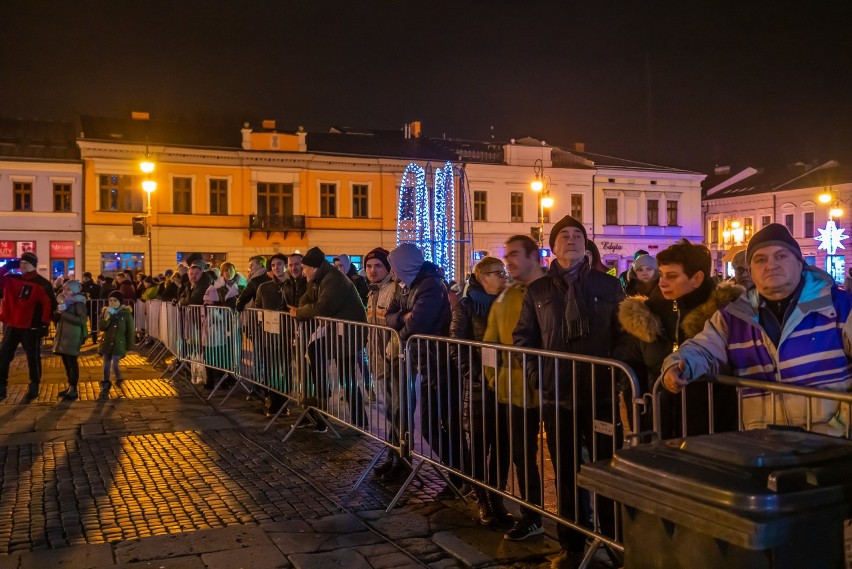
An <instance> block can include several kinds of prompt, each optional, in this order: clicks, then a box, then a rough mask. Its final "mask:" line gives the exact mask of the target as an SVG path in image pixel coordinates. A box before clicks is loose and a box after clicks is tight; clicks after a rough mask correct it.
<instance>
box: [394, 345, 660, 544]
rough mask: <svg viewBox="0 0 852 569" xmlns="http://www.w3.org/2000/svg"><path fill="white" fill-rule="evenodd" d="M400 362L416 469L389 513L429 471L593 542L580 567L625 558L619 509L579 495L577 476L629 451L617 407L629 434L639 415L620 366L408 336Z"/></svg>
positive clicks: (628, 374)
mask: <svg viewBox="0 0 852 569" xmlns="http://www.w3.org/2000/svg"><path fill="white" fill-rule="evenodd" d="M404 357H405V361H406V365H407V374H406V376H407V379H408V382H407V393H408V394H409V397H408V401H404V402H403V408H405V409H406V410H407V411H408V420H407V421H406V425H405V426H406V427H407V428H408V431H409V439H410V443H411V454H412V456H415V457H417V458H419V459H421V460H420V461H419V462H418V463H417V465H416V466H415V468H414V469H413V470H412V472H411V474H410V475H409V477H408V480H406V482H405V483H404V484H403V486H402V488H400V490H399V492H398V493H397V495H396V496H395V497H394V500H393V501H392V502H391V504H390V506H389V507H388V511H390V509H392V508H393V507H394V506H395V505H396V502H397V501H398V500H399V498H400V497H401V496H402V495H403V494H404V492H405V491H406V489H407V488H408V485H409V484H411V482H412V481H413V479H414V477H415V476H416V475H417V474H418V472H419V470H420V469H421V468H422V467H423V465H425V464H429V465H432V466H433V467H435V468H436V469H437V471H438V472H439V473H441V475H442V476H444V474H443V472H442V471H444V470H446V471H448V472H450V473H451V475H452V476H454V477H456V478H457V480H466V481H468V482H472V483H474V484H476V485H477V486H479V487H481V488H483V489H486V490H487V491H490V492H495V493H498V494H499V495H500V496H502V497H505V498H508V499H510V500H513V501H515V502H517V503H519V504H520V505H521V506H522V508H524V510H525V515H532V516H542V515H543V516H547V517H550V518H552V519H554V520H556V521H557V522H559V523H561V524H564V525H566V526H568V527H570V528H572V529H574V530H576V531H578V532H581V533H582V534H585V535H586V536H588V537H590V538H592V539H593V540H594V546H593V547H590V548H589V550H588V554H587V560H588V559H591V557H592V556H593V555H594V553H595V551H596V550H597V548H598V547H599V546H601V545H606V546H609V547H611V548H613V549H616V550H620V551H623V545H622V544H621V536H620V532H619V529H618V528H619V527H620V523H619V522H620V516H621V512H620V509H619V508H617V507H616V504H615V503H614V502H612V501H611V500H608V499H606V498H603V497H600V498H598V497H597V496H595V495H594V494H589V493H587V492H586V491H584V490H582V489H580V488H579V487H578V486H577V484H576V474H577V472H579V469H580V465H581V464H582V463H583V462H594V461H597V460H602V459H606V458H609V457H611V456H612V455H613V453H614V452H615V450H616V449H618V448H620V447H622V446H623V445H624V444H628V445H634V444H637V441H638V438H637V437H626V436H625V433H624V429H623V425H622V412H621V404H620V402H621V401H622V400H623V401H625V402H626V403H627V405H628V406H629V407H630V408H631V411H632V413H631V415H630V416H631V417H632V418H631V421H632V429H630V430H631V431H632V432H633V433H638V432H639V430H640V420H641V419H640V416H641V412H642V411H643V409H644V400H643V399H642V398H641V397H639V396H638V394H639V393H640V391H639V383H638V380H637V379H636V376H635V374H634V373H633V371H632V370H631V369H630V368H629V367H628V366H626V365H625V364H624V363H622V362H619V361H616V360H610V359H604V358H595V357H589V356H581V355H576V354H566V353H558V352H548V351H542V350H529V349H523V348H517V347H514V346H502V345H495V344H486V343H482V342H472V341H463V340H450V339H447V338H439V337H433V336H412V337H411V338H410V339H409V340H408V343H407V345H406V347H405V356H404ZM556 378H558V379H556ZM415 399H416V401H415ZM572 410H574V411H576V412H574V411H572ZM541 427H543V432H542V430H541ZM540 443H541V446H539V444H540ZM489 457H490V460H489ZM513 466H514V469H513V468H512V467H513ZM445 479H446V480H447V483H448V484H451V479H450V477H446V476H445ZM548 480H553V483H552V484H550V483H547V484H546V483H545V482H546V481H548ZM451 488H454V486H451ZM457 493H458V492H457ZM458 494H459V496H461V494H460V493H458Z"/></svg>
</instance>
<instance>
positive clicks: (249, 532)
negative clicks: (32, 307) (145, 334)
mask: <svg viewBox="0 0 852 569" xmlns="http://www.w3.org/2000/svg"><path fill="white" fill-rule="evenodd" d="M90 352H91V350H90ZM80 363H81V384H80V393H81V397H80V399H79V400H78V401H74V402H67V401H61V402H57V392H58V391H59V390H61V389H62V388H64V370H63V369H62V366H61V363H59V361H58V358H56V357H55V356H52V355H49V354H44V378H43V381H42V385H41V392H40V394H39V398H38V399H37V400H36V401H34V402H33V403H31V404H29V405H26V404H23V403H22V396H23V393H24V392H25V390H26V364H25V362H24V361H23V356H22V355H19V356H18V358H16V360H15V361H14V362H13V366H12V375H11V378H10V386H9V388H10V389H9V397H8V399H6V400H4V401H2V402H0V464H2V467H1V468H2V482H0V569H6V568H12V567H14V568H21V569H23V568H30V567H33V568H36V567H37V568H38V569H44V568H45V567H51V568H52V567H63V568H72V569H83V568H87V567H92V568H97V567H122V568H138V567H166V568H177V567H180V568H184V567H186V568H202V567H208V568H220V567H221V568H237V567H246V568H248V567H251V568H261V569H262V568H265V567H270V568H272V567H282V568H283V567H296V568H325V567H347V568H349V569H357V568H362V567H363V568H373V569H383V568H386V567H423V566H430V567H439V568H452V567H465V566H476V567H489V566H492V567H493V566H499V567H547V566H549V562H547V560H546V558H545V557H546V556H547V555H550V554H552V553H555V551H556V549H557V548H556V544H555V542H554V541H553V540H551V539H550V538H547V537H538V538H533V539H530V540H527V541H525V542H521V543H511V542H506V541H504V540H503V539H502V537H501V532H498V531H496V530H492V529H487V528H482V527H480V526H479V525H478V524H477V523H476V522H475V520H474V517H473V516H474V510H473V506H472V505H467V506H466V505H465V504H463V503H462V502H461V501H459V500H453V501H448V502H443V501H437V500H436V498H435V494H436V492H437V491H438V490H439V489H440V488H441V487H442V486H443V483H442V482H440V480H439V479H438V477H437V475H436V474H435V473H433V472H431V471H430V469H424V470H423V471H422V472H423V481H422V482H420V483H415V484H414V485H413V486H412V487H411V489H410V490H409V491H408V492H407V494H406V496H405V498H404V499H403V501H402V503H401V504H400V506H399V507H398V508H397V509H396V510H394V511H393V512H392V513H391V514H387V513H385V512H384V509H385V507H386V506H387V504H388V503H389V502H390V500H391V499H392V497H393V495H394V493H395V491H396V490H397V488H398V485H392V486H386V485H384V484H382V483H379V482H375V481H373V480H372V479H371V477H368V478H367V481H366V482H365V483H364V484H362V485H361V486H360V487H359V488H358V489H357V490H356V491H352V486H353V484H354V483H355V481H356V480H357V479H358V477H359V476H360V475H361V473H362V472H363V471H364V469H365V468H366V467H367V466H368V465H369V463H370V461H371V459H372V458H373V457H374V456H375V454H376V453H377V452H379V451H380V450H381V446H380V445H379V444H378V443H376V442H374V441H372V440H370V439H367V438H365V437H361V436H358V435H357V434H355V433H354V432H348V431H346V430H344V431H342V432H341V436H340V437H333V436H330V435H318V434H315V433H313V432H312V431H311V430H310V429H304V430H300V431H297V432H296V434H295V435H294V436H293V437H291V438H290V439H289V440H288V441H287V443H286V444H285V443H282V442H281V439H282V438H283V435H284V434H285V433H286V432H287V430H288V429H289V427H290V425H291V424H292V423H293V421H294V420H295V415H296V414H295V413H294V415H293V416H292V417H289V418H282V419H280V420H279V421H278V422H277V423H276V424H275V425H273V427H272V428H270V429H269V430H267V431H263V430H262V429H263V427H264V426H265V425H266V422H267V419H266V417H264V416H263V415H262V413H261V412H260V410H261V405H260V403H259V402H258V401H254V400H252V401H247V400H245V398H244V397H239V396H237V395H236V394H235V395H234V396H232V397H231V398H230V399H229V400H228V401H227V403H226V404H225V405H224V406H222V407H221V408H220V407H219V406H218V404H216V403H214V404H212V405H211V404H210V403H208V402H207V401H205V400H204V399H203V398H202V397H200V395H199V393H198V392H197V389H198V388H196V387H194V386H192V385H190V384H189V383H188V382H186V381H185V380H182V379H181V380H178V381H176V382H174V383H172V382H170V381H167V380H161V379H159V378H158V374H157V373H156V372H155V371H154V370H153V369H152V368H151V367H150V366H149V365H147V362H146V360H145V359H144V358H143V357H141V356H139V355H138V354H135V353H134V354H131V355H129V356H128V357H127V358H125V359H124V360H122V364H123V367H124V369H125V377H126V379H125V381H124V383H123V385H122V386H121V388H120V389H118V390H115V391H114V392H113V398H112V399H111V400H110V401H106V402H101V401H97V400H96V395H97V392H98V389H99V386H98V384H97V381H98V380H99V378H100V370H101V359H100V358H99V357H97V356H96V355H94V354H93V353H89V352H87V353H85V354H84V355H83V357H81V358H80ZM216 401H221V396H219V395H217V396H216ZM552 529H553V528H552V527H551V528H550V530H551V531H552Z"/></svg>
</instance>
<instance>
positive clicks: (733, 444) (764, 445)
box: [673, 429, 852, 468]
mask: <svg viewBox="0 0 852 569" xmlns="http://www.w3.org/2000/svg"><path fill="white" fill-rule="evenodd" d="M673 444H675V445H676V446H677V447H678V448H679V449H680V451H681V452H684V453H686V454H692V455H695V456H700V457H702V458H706V459H709V460H713V461H718V462H722V463H726V464H731V465H736V466H742V467H747V468H780V467H795V466H807V465H810V464H815V463H818V462H825V461H829V460H834V459H841V458H844V457H846V458H849V457H852V442H849V441H846V440H843V439H836V438H832V437H827V436H823V435H813V434H811V433H805V432H801V431H786V430H777V429H763V430H752V431H739V432H732V433H719V434H716V435H705V436H698V437H689V438H686V439H678V440H677V442H676V443H673Z"/></svg>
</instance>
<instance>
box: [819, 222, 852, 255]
mask: <svg viewBox="0 0 852 569" xmlns="http://www.w3.org/2000/svg"><path fill="white" fill-rule="evenodd" d="M817 230H818V231H819V232H820V235H819V237H814V240H815V241H819V242H820V244H819V247H817V249H823V250H824V251H825V252H826V253H828V254H829V255H834V254H835V253H836V252H837V249H838V248H840V249H845V248H846V247H844V246H843V243H841V241H843V240H844V239H849V236H848V235H843V232H844V231H846V230H845V229H843V228H842V227H840V228H838V227H837V225H835V224H834V220H833V219H829V220H828V223H826V224H825V229H822V228H820V227H817Z"/></svg>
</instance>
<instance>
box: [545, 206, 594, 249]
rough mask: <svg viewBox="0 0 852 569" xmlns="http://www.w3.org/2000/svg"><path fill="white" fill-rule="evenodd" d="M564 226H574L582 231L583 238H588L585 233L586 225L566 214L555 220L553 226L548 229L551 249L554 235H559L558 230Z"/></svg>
mask: <svg viewBox="0 0 852 569" xmlns="http://www.w3.org/2000/svg"><path fill="white" fill-rule="evenodd" d="M566 227H576V228H577V229H579V230H580V231H582V232H583V239H584V240H585V239H588V236H587V235H586V226H585V225H583V224H582V223H580V222H579V221H577V220H576V219H574V218H573V217H571V216H570V215H566V216H565V217H563V218H562V219H560V220H559V221H557V222H556V225H554V226H553V229H551V230H550V249H551V250H553V243H554V242H555V241H556V236H557V235H559V232H560V231H562V230H563V229H565V228H566Z"/></svg>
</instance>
